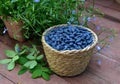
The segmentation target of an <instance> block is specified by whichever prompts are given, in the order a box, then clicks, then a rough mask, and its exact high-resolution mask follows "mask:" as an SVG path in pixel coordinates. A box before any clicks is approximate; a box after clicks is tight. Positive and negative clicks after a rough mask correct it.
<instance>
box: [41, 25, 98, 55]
mask: <svg viewBox="0 0 120 84" xmlns="http://www.w3.org/2000/svg"><path fill="white" fill-rule="evenodd" d="M71 25H72V24H71ZM60 26H68V24H60V25H55V26H52V27H50V28H48V29H46V30H45V31H44V32H43V34H42V42H44V43H45V45H46V46H47V47H49V48H50V49H51V50H53V51H54V52H57V53H66V54H67V53H72V52H84V51H88V50H90V49H92V48H93V47H94V46H95V45H96V44H97V42H98V37H97V35H96V33H94V32H93V31H92V30H91V29H89V28H87V27H84V26H80V25H72V26H78V27H82V28H85V29H87V30H88V31H90V32H91V33H92V34H93V36H94V41H93V43H92V44H91V45H90V46H89V45H88V46H87V47H85V48H84V49H79V50H64V51H59V50H56V49H54V48H52V47H51V46H50V45H49V44H48V43H47V42H46V41H45V38H44V36H45V35H46V34H47V32H49V31H50V30H51V29H54V28H57V27H60Z"/></svg>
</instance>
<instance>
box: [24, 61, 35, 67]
mask: <svg viewBox="0 0 120 84" xmlns="http://www.w3.org/2000/svg"><path fill="white" fill-rule="evenodd" d="M36 65H37V62H36V61H28V62H26V63H25V64H24V66H25V67H28V68H30V69H33V68H34V67H35V66H36Z"/></svg>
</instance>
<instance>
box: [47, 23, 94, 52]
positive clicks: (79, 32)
mask: <svg viewBox="0 0 120 84" xmlns="http://www.w3.org/2000/svg"><path fill="white" fill-rule="evenodd" d="M93 40H94V38H93V35H92V33H91V32H90V31H88V30H87V29H85V28H82V27H78V26H71V25H69V26H61V27H56V28H54V29H51V30H50V31H48V32H47V34H46V35H45V41H46V42H47V43H48V44H49V45H50V46H51V47H52V48H54V49H56V50H59V51H63V50H80V49H84V48H85V47H87V46H89V45H91V44H92V43H93Z"/></svg>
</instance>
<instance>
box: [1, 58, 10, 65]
mask: <svg viewBox="0 0 120 84" xmlns="http://www.w3.org/2000/svg"><path fill="white" fill-rule="evenodd" d="M10 61H11V59H4V60H0V64H7V63H9V62H10Z"/></svg>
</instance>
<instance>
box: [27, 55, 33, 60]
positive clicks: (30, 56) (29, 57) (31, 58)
mask: <svg viewBox="0 0 120 84" xmlns="http://www.w3.org/2000/svg"><path fill="white" fill-rule="evenodd" d="M27 58H28V59H30V60H33V59H35V57H34V56H32V55H28V56H27Z"/></svg>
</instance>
